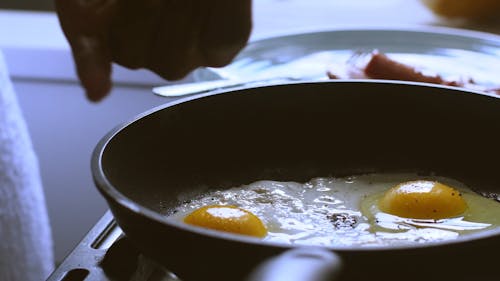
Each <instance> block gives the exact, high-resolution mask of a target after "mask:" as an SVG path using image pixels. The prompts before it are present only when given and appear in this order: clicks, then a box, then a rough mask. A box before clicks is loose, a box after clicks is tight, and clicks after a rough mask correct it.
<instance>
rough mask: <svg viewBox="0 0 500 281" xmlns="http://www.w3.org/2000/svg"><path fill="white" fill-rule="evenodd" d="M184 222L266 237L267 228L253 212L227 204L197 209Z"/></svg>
mask: <svg viewBox="0 0 500 281" xmlns="http://www.w3.org/2000/svg"><path fill="white" fill-rule="evenodd" d="M184 222H185V223H188V224H192V225H196V226H201V227H205V228H210V229H215V230H220V231H226V232H231V233H237V234H243V235H250V236H256V237H264V236H266V235H267V229H266V227H265V226H264V224H263V223H262V221H261V220H260V219H259V218H258V217H257V216H255V215H254V214H252V213H251V212H249V211H247V210H244V209H241V208H238V207H235V206H226V205H212V206H205V207H201V208H199V209H196V210H195V211H193V212H192V213H191V214H189V215H187V216H186V217H185V218H184Z"/></svg>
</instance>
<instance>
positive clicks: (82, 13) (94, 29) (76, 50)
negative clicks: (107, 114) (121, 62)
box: [55, 0, 115, 101]
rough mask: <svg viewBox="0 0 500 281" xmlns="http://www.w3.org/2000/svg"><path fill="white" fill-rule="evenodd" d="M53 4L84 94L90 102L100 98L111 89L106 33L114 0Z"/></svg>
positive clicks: (71, 0)
mask: <svg viewBox="0 0 500 281" xmlns="http://www.w3.org/2000/svg"><path fill="white" fill-rule="evenodd" d="M55 3H56V10H57V13H58V16H59V21H60V24H61V28H62V30H63V32H64V34H65V36H66V38H67V39H68V42H69V44H70V46H71V50H72V53H73V59H74V62H75V66H76V72H77V74H78V77H79V79H80V82H81V84H82V86H83V88H84V89H85V91H86V94H87V97H88V98H89V99H90V100H92V101H98V100H101V99H102V98H104V97H105V96H106V95H107V94H108V92H109V91H110V89H111V56H110V51H109V45H108V42H107V37H108V36H107V34H108V31H109V26H110V22H111V19H112V16H113V12H114V7H115V0H56V1H55Z"/></svg>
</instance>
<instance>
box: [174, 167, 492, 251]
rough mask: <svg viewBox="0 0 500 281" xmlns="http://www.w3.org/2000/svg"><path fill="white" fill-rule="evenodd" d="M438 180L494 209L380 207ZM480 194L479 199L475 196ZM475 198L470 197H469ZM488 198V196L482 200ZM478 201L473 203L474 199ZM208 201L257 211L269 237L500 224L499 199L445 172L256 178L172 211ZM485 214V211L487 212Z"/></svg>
mask: <svg viewBox="0 0 500 281" xmlns="http://www.w3.org/2000/svg"><path fill="white" fill-rule="evenodd" d="M417 179H426V180H435V181H439V182H442V183H444V184H447V185H449V186H452V187H454V188H456V189H458V190H459V191H460V192H462V193H463V194H464V196H466V198H465V199H466V200H467V201H470V200H472V202H473V204H472V206H469V207H470V208H469V209H478V208H479V209H481V205H482V204H483V205H484V203H485V202H486V201H488V202H487V204H490V205H491V206H489V209H493V210H494V211H493V213H492V214H491V215H488V214H487V213H488V212H484V211H483V210H473V212H470V210H468V212H466V213H465V214H464V216H463V217H460V218H454V219H448V220H440V221H439V224H436V221H433V220H411V219H405V218H400V217H397V216H392V215H390V214H386V213H383V212H381V211H380V210H379V209H378V206H377V202H378V201H377V200H378V198H380V196H381V195H382V194H383V193H384V192H385V191H387V190H388V189H390V188H391V187H393V186H395V185H397V184H399V183H402V182H406V181H411V180H417ZM476 197H478V198H479V197H480V199H478V200H479V201H477V200H476V201H477V202H476V201H474V200H475V199H474V198H476ZM471 198H472V199H471ZM482 200H486V201H482ZM474 202H475V203H474ZM206 205H235V206H238V207H240V208H243V209H245V210H248V211H250V212H252V213H253V214H255V215H256V216H257V217H259V218H260V219H261V220H262V222H263V223H264V224H265V225H266V227H267V229H268V235H267V236H266V237H265V238H263V240H265V241H274V242H282V243H290V244H305V245H325V246H383V245H395V244H408V243H422V242H428V241H441V240H448V239H455V238H456V237H458V236H459V235H464V234H467V233H470V232H473V231H478V230H481V229H486V228H491V227H499V226H500V204H498V203H497V202H494V201H493V200H490V199H486V198H483V197H481V196H479V195H475V194H474V192H473V191H471V190H470V189H469V188H468V187H467V186H465V185H464V184H462V183H460V182H458V181H456V180H453V179H449V178H444V177H422V176H419V175H417V174H367V175H358V176H351V177H345V178H315V179H312V180H311V181H309V182H307V183H297V182H277V181H267V180H266V181H258V182H254V183H251V184H249V185H244V186H240V187H235V188H231V189H227V190H221V191H214V192H210V193H208V194H205V196H203V197H201V198H198V199H196V200H191V201H190V202H189V203H186V204H183V205H181V206H179V207H178V208H177V209H176V212H175V213H174V214H172V215H171V216H170V218H171V219H175V220H182V219H183V218H184V217H185V216H186V215H187V214H189V213H190V212H192V211H194V210H195V209H198V208H200V207H202V206H206ZM485 214H486V215H485Z"/></svg>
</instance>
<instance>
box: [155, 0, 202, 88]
mask: <svg viewBox="0 0 500 281" xmlns="http://www.w3.org/2000/svg"><path fill="white" fill-rule="evenodd" d="M198 2H199V1H198V0H183V1H170V2H168V3H166V4H165V5H164V6H163V9H162V12H161V14H168V16H163V17H161V21H160V22H159V23H158V29H157V32H156V34H155V38H154V39H153V42H152V45H151V48H150V52H148V61H147V67H148V68H149V69H151V70H153V71H154V72H156V73H157V74H159V75H160V76H162V77H163V78H165V79H168V80H176V79H180V78H182V77H184V76H185V75H187V74H188V73H189V72H190V71H192V70H193V69H195V68H196V67H199V66H201V65H202V64H203V58H202V56H201V54H200V50H199V47H198V40H199V34H200V29H201V25H202V18H201V15H202V14H203V13H204V11H202V10H200V6H199V3H198Z"/></svg>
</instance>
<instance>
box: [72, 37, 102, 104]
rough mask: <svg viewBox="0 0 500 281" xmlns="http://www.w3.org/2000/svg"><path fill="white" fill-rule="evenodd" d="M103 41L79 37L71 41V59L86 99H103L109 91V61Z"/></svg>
mask: <svg viewBox="0 0 500 281" xmlns="http://www.w3.org/2000/svg"><path fill="white" fill-rule="evenodd" d="M103 41H104V40H103V39H99V38H95V37H85V36H79V37H77V38H74V39H73V43H72V44H71V46H72V49H73V59H74V61H75V65H76V71H77V74H78V77H79V79H80V82H81V83H82V86H83V88H84V89H85V93H86V95H87V98H88V99H89V100H91V101H99V100H101V99H103V98H104V97H105V96H106V95H107V94H108V93H109V91H110V90H111V59H110V56H109V51H108V50H107V46H106V44H105V43H103Z"/></svg>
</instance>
